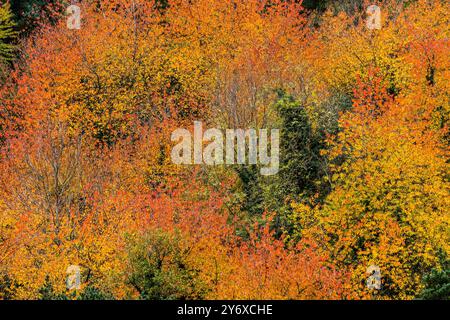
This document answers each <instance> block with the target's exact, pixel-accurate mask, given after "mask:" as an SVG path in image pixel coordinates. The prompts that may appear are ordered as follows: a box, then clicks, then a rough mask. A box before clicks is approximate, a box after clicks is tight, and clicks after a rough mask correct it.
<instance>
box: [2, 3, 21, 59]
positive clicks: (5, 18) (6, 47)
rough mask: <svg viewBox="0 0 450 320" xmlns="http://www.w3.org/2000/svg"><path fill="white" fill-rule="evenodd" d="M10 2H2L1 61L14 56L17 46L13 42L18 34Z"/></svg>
mask: <svg viewBox="0 0 450 320" xmlns="http://www.w3.org/2000/svg"><path fill="white" fill-rule="evenodd" d="M15 25H16V24H15V22H14V20H13V14H12V12H11V6H10V4H9V2H5V3H3V4H0V63H4V62H6V61H10V60H11V59H12V58H13V55H14V50H15V46H14V45H13V44H12V43H11V42H12V41H13V39H14V38H15V37H16V36H17V32H16V31H15V30H14V27H15Z"/></svg>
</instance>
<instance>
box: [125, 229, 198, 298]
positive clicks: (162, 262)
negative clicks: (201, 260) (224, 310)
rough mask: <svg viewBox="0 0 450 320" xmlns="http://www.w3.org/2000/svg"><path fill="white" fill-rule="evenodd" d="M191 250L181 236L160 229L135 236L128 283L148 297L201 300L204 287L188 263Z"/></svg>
mask: <svg viewBox="0 0 450 320" xmlns="http://www.w3.org/2000/svg"><path fill="white" fill-rule="evenodd" d="M188 252H189V249H188V248H184V247H183V244H182V241H181V240H180V238H179V237H178V236H174V235H172V234H169V233H165V232H163V231H159V230H158V231H154V232H152V233H147V234H146V235H144V236H142V237H138V238H137V239H132V240H131V241H130V243H129V246H128V259H129V264H130V272H129V276H128V281H129V283H130V284H131V285H132V286H133V287H134V288H135V289H136V290H137V291H138V292H139V294H140V298H141V299H145V300H175V299H182V300H185V299H186V300H190V299H199V298H200V299H201V298H202V297H203V296H204V290H203V289H202V286H201V284H200V283H199V281H198V280H197V279H196V275H197V272H196V270H192V269H190V268H189V267H188V265H187V260H186V259H187V255H188Z"/></svg>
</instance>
